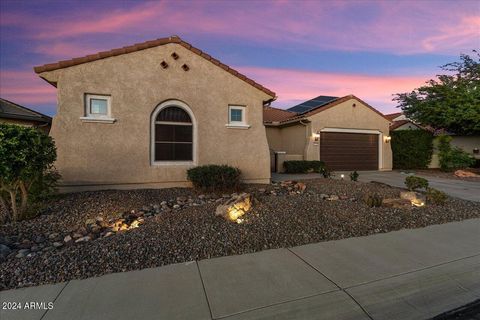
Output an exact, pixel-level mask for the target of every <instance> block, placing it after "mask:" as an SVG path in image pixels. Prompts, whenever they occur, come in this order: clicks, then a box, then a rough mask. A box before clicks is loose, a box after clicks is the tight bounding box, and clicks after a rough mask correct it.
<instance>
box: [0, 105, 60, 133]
mask: <svg viewBox="0 0 480 320" xmlns="http://www.w3.org/2000/svg"><path fill="white" fill-rule="evenodd" d="M0 123H10V124H18V125H21V126H27V127H35V128H38V129H40V130H42V131H44V132H46V133H48V132H49V131H50V125H51V123H52V118H50V117H49V116H46V115H44V114H41V113H40V112H37V111H33V110H31V109H28V108H26V107H24V106H21V105H19V104H16V103H13V102H11V101H8V100H5V99H2V98H0Z"/></svg>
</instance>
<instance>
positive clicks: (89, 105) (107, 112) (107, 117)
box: [81, 94, 115, 122]
mask: <svg viewBox="0 0 480 320" xmlns="http://www.w3.org/2000/svg"><path fill="white" fill-rule="evenodd" d="M111 99H112V97H111V96H107V95H98V94H86V95H85V116H84V117H82V118H81V119H82V120H95V121H97V120H98V121H107V122H108V121H114V120H115V119H112V114H111Z"/></svg>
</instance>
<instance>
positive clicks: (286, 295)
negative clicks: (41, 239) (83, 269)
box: [0, 219, 480, 320]
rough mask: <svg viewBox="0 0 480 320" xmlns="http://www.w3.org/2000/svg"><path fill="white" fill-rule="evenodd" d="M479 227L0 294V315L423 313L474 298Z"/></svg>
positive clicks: (46, 318) (91, 319)
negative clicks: (30, 306) (17, 306)
mask: <svg viewBox="0 0 480 320" xmlns="http://www.w3.org/2000/svg"><path fill="white" fill-rule="evenodd" d="M479 231H480V219H471V220H464V221H461V222H453V223H447V224H442V225H434V226H429V227H426V228H422V229H410V230H400V231H395V232H390V233H384V234H377V235H372V236H368V237H359V238H350V239H343V240H338V241H330V242H322V243H314V244H309V245H304V246H300V247H294V248H289V249H275V250H265V251H261V252H257V253H251V254H244V255H238V256H227V257H220V258H214V259H207V260H201V261H192V262H188V263H181V264H173V265H167V266H164V267H159V268H152V269H144V270H140V271H132V272H123V273H115V274H109V275H105V276H102V277H97V278H89V279H84V280H73V281H69V282H65V283H59V284H54V285H44V286H38V287H32V288H25V289H17V290H9V291H1V292H0V303H1V304H2V306H4V305H5V306H11V304H8V303H9V302H13V303H21V305H22V307H23V308H22V309H20V310H6V309H10V307H8V308H6V309H0V319H2V320H10V319H12V320H13V319H22V320H28V319H37V320H40V319H43V320H63V319H70V320H95V319H101V320H109V319H112V320H113V319H226V320H233V319H285V320H286V319H339V320H342V319H348V320H354V319H355V320H356V319H360V320H362V319H365V320H372V319H374V320H383V319H385V320H403V319H430V318H432V317H434V316H436V315H438V314H441V313H443V312H445V311H448V310H452V309H455V308H458V307H460V306H463V305H466V304H468V303H470V302H472V301H475V300H478V299H479V298H480V247H479V246H478V244H479V243H480V232H479ZM26 302H28V303H31V302H38V305H37V307H36V308H35V309H25V307H24V306H25V303H26ZM4 303H5V304H4ZM42 303H43V304H42ZM50 303H52V304H50ZM34 306H35V304H34Z"/></svg>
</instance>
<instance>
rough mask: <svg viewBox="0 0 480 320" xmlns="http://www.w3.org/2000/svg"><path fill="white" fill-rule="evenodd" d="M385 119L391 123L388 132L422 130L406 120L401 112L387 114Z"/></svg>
mask: <svg viewBox="0 0 480 320" xmlns="http://www.w3.org/2000/svg"><path fill="white" fill-rule="evenodd" d="M385 118H387V119H389V120H390V121H391V124H390V131H400V130H424V128H422V127H421V126H419V125H418V124H415V123H414V122H413V121H412V120H410V119H408V118H407V117H406V116H405V115H404V114H403V113H402V112H397V113H391V114H387V115H385Z"/></svg>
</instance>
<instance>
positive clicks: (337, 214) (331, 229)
mask: <svg viewBox="0 0 480 320" xmlns="http://www.w3.org/2000/svg"><path fill="white" fill-rule="evenodd" d="M303 183H304V184H305V185H306V189H305V190H304V191H303V190H300V191H299V190H297V189H296V188H294V187H292V186H291V185H285V184H284V185H280V184H274V185H268V186H265V185H263V186H259V185H255V186H252V185H249V186H246V187H245V188H246V189H245V190H244V191H245V192H249V193H250V194H252V196H253V198H254V199H255V200H254V201H253V208H252V209H251V210H250V211H249V212H248V213H247V214H245V215H244V216H242V217H241V218H242V219H241V220H239V221H238V222H241V223H235V222H231V221H227V220H225V219H223V218H222V217H218V216H216V215H215V211H216V208H217V206H218V205H219V204H220V203H222V202H224V201H225V200H228V199H229V198H230V197H231V195H221V194H220V195H209V194H205V195H204V194H200V193H196V192H195V191H193V190H191V189H180V188H172V189H160V190H132V191H97V192H83V193H74V194H66V195H61V196H59V197H58V198H56V199H53V200H51V201H50V202H49V203H48V209H47V210H45V212H44V213H43V214H42V215H41V216H39V217H37V218H35V219H32V220H28V221H22V222H20V223H17V224H15V225H12V224H8V225H5V226H1V227H0V290H6V289H10V288H18V287H24V286H32V285H40V284H46V283H56V282H62V281H66V280H71V279H79V278H87V277H92V276H99V275H103V274H107V273H112V272H123V271H129V270H136V269H143V268H148V267H156V266H161V265H165V264H171V263H178V262H185V261H191V260H199V259H206V258H211V257H216V256H225V255H233V254H242V253H249V252H255V251H260V250H265V249H272V248H280V247H291V246H298V245H302V244H306V243H311V242H320V241H326V240H337V239H342V238H348V237H355V236H364V235H369V234H374V233H382V232H388V231H393V230H399V229H402V228H420V227H424V226H427V225H431V224H439V223H446V222H450V221H458V220H463V219H469V218H479V217H480V205H479V204H478V203H475V202H469V201H464V200H460V199H455V198H449V199H448V201H447V203H446V204H444V205H442V206H436V205H427V206H424V207H412V208H409V209H398V208H386V207H374V208H371V207H369V206H367V205H366V204H365V203H364V201H363V200H362V199H363V197H364V196H365V195H366V194H368V193H378V194H380V195H381V196H382V197H384V198H396V197H398V196H399V194H400V191H402V189H399V188H392V187H389V186H386V185H383V184H379V183H361V182H351V181H342V180H332V179H316V180H307V181H303ZM301 189H303V188H301Z"/></svg>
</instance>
